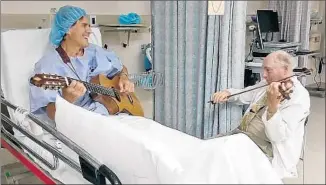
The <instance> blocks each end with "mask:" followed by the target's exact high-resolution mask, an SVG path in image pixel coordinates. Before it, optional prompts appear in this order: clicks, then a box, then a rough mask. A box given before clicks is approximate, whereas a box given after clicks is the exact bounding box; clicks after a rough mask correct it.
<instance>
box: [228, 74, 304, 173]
mask: <svg viewBox="0 0 326 185" xmlns="http://www.w3.org/2000/svg"><path fill="white" fill-rule="evenodd" d="M292 81H293V82H294V87H293V93H292V94H291V95H290V97H291V99H290V100H284V101H283V102H282V103H281V104H280V105H279V108H278V110H277V112H276V113H275V114H274V115H273V117H272V118H271V119H270V120H268V121H267V119H266V116H267V111H265V113H264V114H263V116H262V120H263V122H264V124H265V132H266V135H267V137H268V138H269V139H270V141H271V143H272V146H273V156H274V157H273V159H272V166H273V168H274V169H275V170H276V171H277V173H278V174H279V175H280V178H288V177H297V176H298V174H297V168H296V165H297V164H298V162H299V160H300V155H301V152H302V142H303V135H304V122H305V120H306V118H307V116H308V115H309V113H310V97H309V93H308V91H307V90H306V89H305V87H303V86H302V84H301V83H300V81H299V80H298V79H297V78H296V77H293V78H292ZM263 84H266V82H265V81H261V82H260V83H258V84H256V85H254V86H261V85H263ZM254 86H252V87H254ZM252 87H247V88H245V89H249V88H252ZM266 89H267V87H264V88H260V89H257V90H254V91H250V92H247V93H243V94H241V95H238V96H234V97H231V98H230V99H229V100H228V102H234V103H237V104H241V105H243V104H250V106H251V105H252V104H253V103H255V102H257V101H258V100H259V99H260V98H261V97H262V96H263V94H264V92H266ZM228 91H229V92H231V94H233V93H237V92H239V91H241V90H240V89H228ZM249 110H250V107H249V108H248V109H247V110H246V112H247V111H249Z"/></svg>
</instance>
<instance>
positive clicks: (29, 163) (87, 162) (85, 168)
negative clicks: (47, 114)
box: [1, 96, 121, 184]
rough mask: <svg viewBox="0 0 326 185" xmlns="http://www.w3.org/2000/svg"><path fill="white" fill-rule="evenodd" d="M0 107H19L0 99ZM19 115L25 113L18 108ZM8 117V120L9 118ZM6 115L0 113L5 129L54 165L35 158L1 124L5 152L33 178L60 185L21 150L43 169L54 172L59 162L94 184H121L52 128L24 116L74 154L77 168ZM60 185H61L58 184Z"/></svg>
mask: <svg viewBox="0 0 326 185" xmlns="http://www.w3.org/2000/svg"><path fill="white" fill-rule="evenodd" d="M1 104H3V105H5V106H6V107H9V108H11V109H13V110H14V111H16V110H17V109H18V108H19V107H17V106H16V105H14V104H12V103H10V102H9V101H7V100H6V99H4V98H3V97H2V96H1ZM19 110H20V111H22V112H24V111H25V112H27V110H24V109H21V108H19ZM9 117H10V116H9ZM9 117H8V116H7V115H5V114H4V113H2V112H1V122H5V123H6V124H8V126H10V127H12V128H14V129H16V130H18V131H19V132H21V133H22V134H23V135H25V136H26V137H28V138H29V139H31V140H32V141H33V142H35V143H36V144H38V145H40V146H41V147H43V148H44V149H45V150H47V151H49V152H51V153H52V155H53V158H54V164H50V163H49V162H48V161H47V160H46V159H44V158H43V157H42V156H40V155H38V154H37V153H36V152H34V151H33V150H32V149H30V148H29V147H28V146H26V145H25V144H24V143H22V142H21V141H19V140H18V139H17V138H16V137H15V136H14V135H13V134H12V133H10V132H9V131H8V130H7V129H6V128H5V127H4V125H3V124H1V145H2V147H4V148H6V149H7V150H8V151H9V152H10V153H11V154H12V155H13V156H14V157H16V158H17V159H18V160H19V161H20V162H21V163H22V164H23V165H24V166H25V167H26V168H28V169H29V170H30V171H31V172H32V173H34V175H35V176H36V177H38V178H39V179H40V180H41V181H42V182H44V183H45V184H58V183H61V182H59V181H58V180H56V179H54V178H52V177H51V175H49V173H48V172H46V170H43V169H42V168H41V167H40V166H39V165H37V164H36V163H35V162H34V161H33V160H31V158H30V156H29V155H28V154H26V153H25V152H24V151H23V150H22V149H25V150H26V151H28V152H29V153H30V154H32V155H33V156H34V157H35V158H36V159H38V160H40V161H41V162H42V163H43V164H44V165H46V166H47V167H48V168H49V169H51V170H56V169H57V168H58V165H59V159H60V160H62V161H63V162H64V163H66V164H68V165H69V166H71V167H72V168H73V169H74V170H76V171H77V172H79V173H81V174H82V176H83V177H84V178H85V179H86V180H88V181H89V182H91V183H93V184H106V179H108V180H109V182H110V183H111V184H121V182H120V180H119V178H118V177H117V175H116V174H115V173H114V172H113V171H112V170H111V169H109V168H108V167H107V166H106V165H104V164H100V163H99V162H98V161H97V160H96V159H94V158H93V157H92V156H91V155H90V154H88V153H87V152H86V151H85V150H83V149H82V148H81V147H79V146H78V145H77V144H75V143H74V142H73V141H71V140H70V139H68V138H67V137H66V136H64V135H63V134H61V133H60V132H58V131H56V130H55V129H54V128H52V127H50V126H48V125H47V124H45V123H43V122H42V121H41V120H39V119H38V118H37V117H36V116H34V115H33V114H31V113H29V112H28V113H27V115H26V117H28V118H29V119H30V120H32V121H33V122H35V123H36V124H37V125H39V126H40V127H42V128H43V129H44V130H45V131H47V132H49V133H50V134H51V135H53V136H54V137H55V138H56V139H58V140H59V141H61V142H62V143H63V144H65V145H66V146H67V147H69V148H70V149H71V150H73V151H74V152H76V153H77V154H78V156H79V163H80V166H79V165H78V164H76V162H74V161H73V160H72V159H71V158H70V157H69V156H67V155H65V154H63V153H62V152H60V151H59V150H57V149H56V148H54V147H53V146H51V145H49V144H47V143H46V142H44V141H41V140H39V139H38V138H36V137H35V136H33V135H32V134H31V133H29V132H28V131H26V130H25V129H24V128H22V127H21V126H20V125H17V124H15V122H14V121H12V120H11V119H10V118H9ZM61 184H62V183H61Z"/></svg>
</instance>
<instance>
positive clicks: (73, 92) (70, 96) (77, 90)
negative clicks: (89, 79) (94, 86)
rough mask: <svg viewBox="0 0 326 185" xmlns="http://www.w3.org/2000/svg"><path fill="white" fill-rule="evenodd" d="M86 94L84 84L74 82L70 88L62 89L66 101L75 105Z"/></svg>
mask: <svg viewBox="0 0 326 185" xmlns="http://www.w3.org/2000/svg"><path fill="white" fill-rule="evenodd" d="M85 92H86V87H85V86H84V84H82V83H80V82H77V81H75V80H73V81H72V82H71V83H70V84H69V86H67V87H65V88H63V89H62V95H63V98H64V99H65V100H67V101H68V102H70V103H74V102H75V101H76V100H77V99H78V98H80V97H81V96H83V95H84V94H85Z"/></svg>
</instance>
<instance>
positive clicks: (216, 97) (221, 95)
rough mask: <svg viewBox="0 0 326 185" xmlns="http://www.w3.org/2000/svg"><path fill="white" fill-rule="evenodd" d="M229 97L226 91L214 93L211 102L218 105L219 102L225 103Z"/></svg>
mask: <svg viewBox="0 0 326 185" xmlns="http://www.w3.org/2000/svg"><path fill="white" fill-rule="evenodd" d="M229 95H231V93H230V92H229V91H227V90H224V91H220V92H216V93H214V94H213V99H212V101H213V102H214V103H219V102H225V101H227V100H228V98H227V97H228V96H229Z"/></svg>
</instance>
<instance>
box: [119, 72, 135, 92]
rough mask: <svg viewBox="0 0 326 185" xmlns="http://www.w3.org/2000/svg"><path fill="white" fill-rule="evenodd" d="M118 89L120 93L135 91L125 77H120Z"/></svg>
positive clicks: (133, 86)
mask: <svg viewBox="0 0 326 185" xmlns="http://www.w3.org/2000/svg"><path fill="white" fill-rule="evenodd" d="M119 88H120V92H121V93H129V92H134V91H135V85H134V83H132V82H131V81H130V80H129V79H128V77H126V76H121V77H120V80H119Z"/></svg>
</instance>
